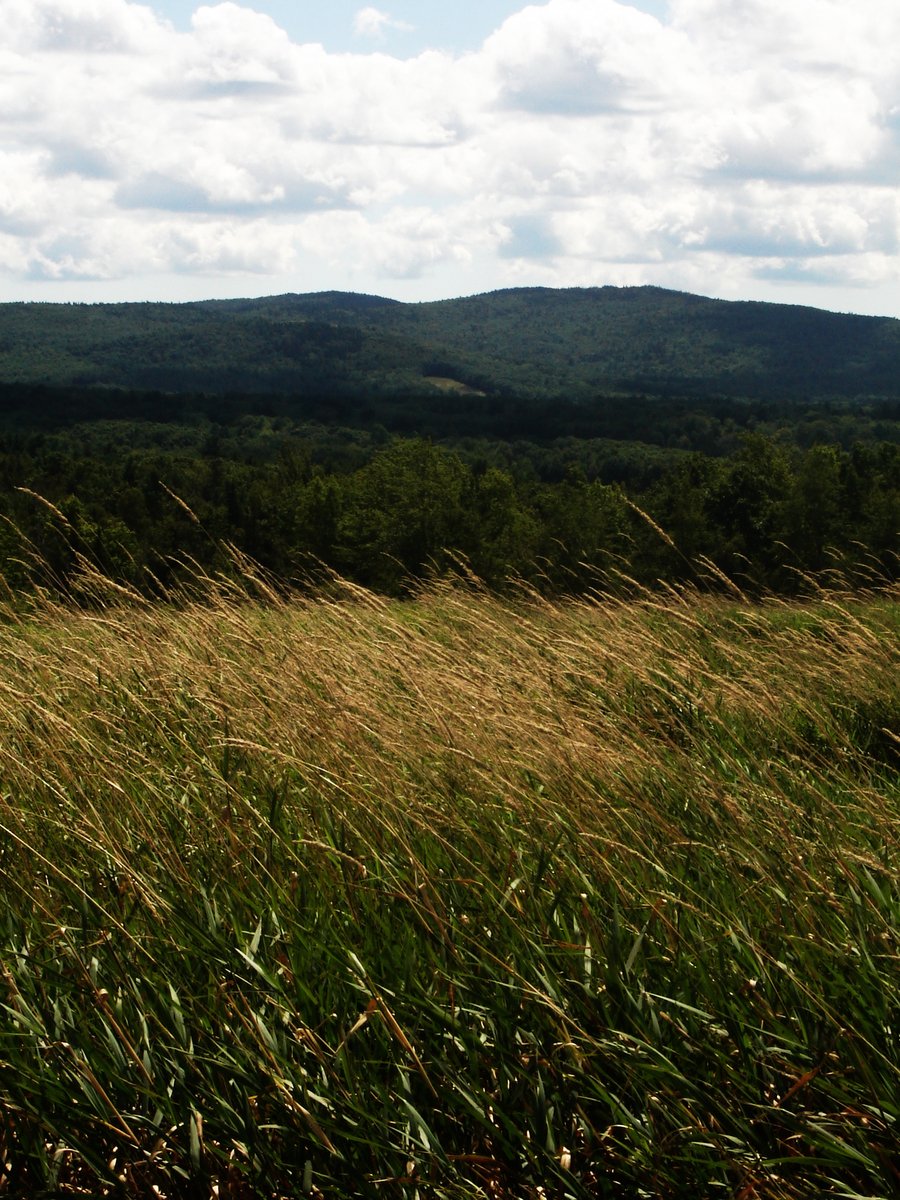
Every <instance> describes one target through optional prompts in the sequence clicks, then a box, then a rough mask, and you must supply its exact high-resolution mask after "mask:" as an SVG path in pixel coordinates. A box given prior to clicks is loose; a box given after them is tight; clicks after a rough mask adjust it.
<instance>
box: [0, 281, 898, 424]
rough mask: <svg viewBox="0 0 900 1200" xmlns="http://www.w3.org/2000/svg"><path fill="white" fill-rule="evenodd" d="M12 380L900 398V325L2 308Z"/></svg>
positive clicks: (633, 293) (493, 304) (676, 300)
mask: <svg viewBox="0 0 900 1200" xmlns="http://www.w3.org/2000/svg"><path fill="white" fill-rule="evenodd" d="M0 382H3V383H28V384H44V385H56V386H64V387H73V386H74V387H87V388H91V387H104V388H118V389H128V390H134V389H151V390H159V391H162V392H168V393H186V392H193V393H206V394H210V393H212V394H216V393H219V394H221V393H226V392H227V393H232V394H233V393H251V394H272V395H291V396H295V397H298V398H300V397H303V396H318V395H321V394H322V393H332V394H334V395H337V396H341V395H349V394H352V395H355V396H357V397H359V396H360V395H365V396H367V397H378V396H382V395H387V394H388V393H394V394H396V393H409V392H416V393H419V394H428V393H433V394H436V395H443V396H444V398H445V399H447V400H448V402H450V403H455V402H456V401H457V400H458V399H459V398H460V397H468V399H469V400H470V401H471V400H472V399H479V400H481V399H485V398H487V399H489V400H490V399H494V400H496V399H498V398H510V397H515V398H519V399H522V400H530V401H535V400H541V399H556V398H559V397H566V398H567V399H569V400H572V401H575V402H578V403H588V404H589V403H591V402H592V401H596V400H597V398H598V397H600V396H604V395H612V396H614V395H617V394H618V395H622V394H629V395H633V394H642V395H648V396H673V395H678V396H692V397H697V398H699V397H719V398H725V397H727V398H734V399H742V400H755V401H760V400H765V401H772V400H774V401H779V402H781V401H795V402H799V403H809V402H811V401H823V400H827V401H844V402H847V401H850V402H854V401H861V400H870V401H871V400H873V399H874V400H894V399H896V398H897V396H898V395H900V321H897V320H894V319H891V318H877V317H861V316H849V315H840V314H836V313H829V312H823V311H819V310H816V309H811V308H802V307H797V306H789V305H778V304H767V303H756V302H754V303H749V302H747V303H745V302H727V301H721V300H710V299H704V298H702V297H698V296H692V295H687V294H683V293H679V292H672V291H665V290H663V289H660V288H655V287H639V288H614V287H602V288H570V289H565V290H552V289H548V288H517V289H510V290H506V291H498V292H492V293H488V294H485V295H481V296H472V297H468V298H464V299H458V300H444V301H437V302H433V303H422V304H402V303H399V302H397V301H391V300H385V299H380V298H378V297H372V296H362V295H355V294H344V293H339V292H323V293H318V294H312V295H285V296H276V297H272V298H268V299H260V300H229V301H207V302H201V303H189V304H149V303H142V304H99V305H58V304H53V305H51V304H5V305H0ZM478 393H483V394H484V395H483V397H482V396H479V395H478Z"/></svg>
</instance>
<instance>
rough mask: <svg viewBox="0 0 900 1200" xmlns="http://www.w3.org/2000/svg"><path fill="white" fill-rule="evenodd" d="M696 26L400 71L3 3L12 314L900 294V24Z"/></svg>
mask: <svg viewBox="0 0 900 1200" xmlns="http://www.w3.org/2000/svg"><path fill="white" fill-rule="evenodd" d="M670 7H671V12H672V19H671V22H670V23H668V24H665V23H662V22H660V21H658V20H656V19H655V18H653V17H651V16H648V15H647V14H645V13H641V12H639V11H637V10H635V9H633V8H632V7H630V6H629V5H627V4H624V3H617V2H616V0H547V2H546V3H543V4H540V5H532V6H529V7H523V8H522V10H521V11H520V12H518V13H516V14H515V15H513V16H512V17H510V18H509V19H508V20H507V21H506V22H505V23H504V24H503V25H502V26H501V27H500V28H499V29H498V30H496V31H495V32H494V34H492V36H491V37H490V38H488V40H487V41H486V42H485V44H484V46H483V47H482V48H481V49H480V50H479V51H477V52H474V53H470V54H466V55H462V56H458V57H454V56H451V55H449V54H444V53H440V52H438V51H430V52H427V53H424V54H421V55H418V56H416V57H414V58H410V59H407V60H402V59H398V58H394V57H390V56H388V55H386V54H383V53H367V54H356V55H348V54H341V55H337V54H328V53H327V52H326V51H325V50H324V49H323V48H322V47H321V46H319V45H312V44H310V45H300V44H297V43H294V42H292V41H291V40H290V39H289V37H288V36H287V34H286V33H285V32H284V31H283V30H281V29H280V28H279V27H278V26H277V25H276V24H275V22H274V21H272V20H271V19H270V18H268V17H266V16H263V15H262V14H260V13H257V12H254V11H253V10H252V9H251V8H249V7H245V6H243V5H241V4H238V3H233V2H227V3H220V4H212V5H208V6H204V7H200V8H198V9H197V11H196V12H195V14H194V18H193V22H192V25H191V28H190V30H189V31H187V32H177V31H175V30H174V29H173V28H172V27H171V26H169V25H168V24H166V23H165V22H163V21H161V20H158V19H157V18H156V17H155V16H154V15H153V13H152V11H151V10H150V9H149V8H145V7H141V6H140V5H137V4H133V3H130V2H129V0H4V25H3V30H2V32H0V280H4V281H5V282H3V284H2V286H3V288H4V290H5V292H6V294H7V295H10V296H12V295H16V294H18V293H17V291H16V289H17V288H19V289H21V288H22V287H24V285H25V283H26V282H27V281H28V280H29V279H42V280H46V281H48V282H47V284H46V287H47V293H46V294H47V295H48V296H52V295H53V294H54V293H53V291H52V287H53V281H60V280H65V279H82V280H88V279H98V280H104V279H105V280H115V279H118V280H121V281H122V283H121V288H122V294H123V295H127V294H129V292H128V286H129V285H128V282H127V281H128V280H129V279H131V278H138V277H139V278H141V279H142V280H146V278H147V277H148V276H151V275H156V276H158V277H159V280H160V282H159V284H158V286H159V288H160V289H161V291H160V294H163V295H164V294H165V287H166V284H165V279H166V276H167V275H168V276H170V277H171V276H172V275H173V274H174V273H178V274H179V275H180V276H181V277H182V278H184V277H191V276H196V278H197V280H198V283H197V285H196V286H197V289H198V291H205V292H207V293H209V294H212V293H215V292H216V291H217V284H216V279H219V280H221V279H226V280H227V279H233V278H235V277H240V276H241V275H242V274H246V276H247V278H248V287H249V286H251V284H252V281H253V280H255V281H257V282H256V284H254V285H253V286H255V287H259V288H261V289H263V290H264V289H265V283H266V281H267V280H271V290H285V289H286V287H288V286H296V287H297V288H298V289H303V288H304V287H306V286H309V285H310V281H311V280H315V281H316V284H317V285H319V286H334V287H343V286H354V287H357V288H359V289H361V290H368V291H377V290H380V289H382V290H387V291H390V292H393V293H394V294H397V292H398V291H400V292H403V293H404V294H409V295H413V294H418V295H428V294H431V295H439V294H451V293H452V292H453V291H460V290H472V291H476V290H484V289H485V288H488V287H492V286H501V285H504V284H506V283H513V282H541V283H558V284H566V285H568V284H577V283H592V282H645V281H646V282H658V283H664V284H669V285H674V286H680V287H685V288H691V289H695V290H700V291H707V292H709V291H713V292H719V293H722V292H723V291H728V293H729V294H738V295H739V294H742V292H743V293H746V294H750V293H751V292H752V291H753V289H754V288H756V287H757V285H760V286H761V284H760V281H765V282H766V286H769V287H771V288H774V287H777V286H788V284H789V282H790V281H797V280H804V281H806V282H807V283H808V284H809V286H810V287H812V286H814V285H815V286H821V287H823V288H825V287H826V286H827V287H834V286H836V285H839V284H841V283H842V282H843V283H846V284H847V285H848V286H851V285H852V286H854V287H858V286H865V285H866V284H867V282H868V283H869V284H871V285H872V286H879V285H881V284H882V283H883V282H884V281H885V280H887V279H890V278H891V277H892V272H893V275H894V276H896V275H897V274H898V270H897V268H898V265H900V264H898V261H897V260H898V255H900V200H898V193H897V190H896V184H897V182H898V178H900V7H897V6H893V5H888V4H885V3H883V0H855V3H854V4H853V5H852V6H851V5H850V4H848V3H846V0H793V3H792V4H791V5H790V6H788V5H784V4H783V2H782V0H672V2H671V5H670ZM356 24H357V30H358V32H360V33H361V34H365V35H367V36H372V35H377V34H378V33H379V32H382V33H383V32H384V31H385V30H386V29H388V28H390V27H391V26H392V25H393V27H397V26H396V22H393V20H392V18H390V17H389V16H388V15H387V14H386V13H383V12H381V11H380V10H378V9H374V8H370V9H362V10H360V12H359V13H358V14H357V23H356ZM415 280H419V281H420V282H418V283H415V282H413V281H415ZM778 281H782V283H779V282H778ZM142 286H144V285H143V284H142ZM229 286H230V285H229ZM173 287H174V285H173ZM756 294H758V292H757V293H756ZM829 294H831V293H829ZM822 295H823V297H824V296H825V292H823V293H822ZM825 302H827V301H826V300H824V299H823V303H825Z"/></svg>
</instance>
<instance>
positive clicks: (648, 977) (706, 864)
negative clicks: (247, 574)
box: [0, 583, 900, 1200]
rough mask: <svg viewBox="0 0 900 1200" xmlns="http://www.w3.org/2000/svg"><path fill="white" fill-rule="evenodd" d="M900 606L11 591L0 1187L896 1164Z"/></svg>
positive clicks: (886, 1167) (5, 684)
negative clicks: (27, 606) (32, 601)
mask: <svg viewBox="0 0 900 1200" xmlns="http://www.w3.org/2000/svg"><path fill="white" fill-rule="evenodd" d="M257 593H258V589H257ZM897 611H898V607H897V604H896V596H891V595H889V594H884V593H881V594H878V595H875V594H873V595H869V596H850V595H839V594H836V593H827V594H822V595H821V596H819V597H818V598H817V599H815V600H814V601H810V602H809V603H807V604H805V605H791V606H787V605H782V604H774V603H773V604H771V605H762V606H753V607H751V606H749V605H743V604H740V603H735V602H734V600H729V601H723V600H721V599H713V598H710V597H702V596H699V595H694V594H691V593H672V594H669V595H668V596H666V597H660V596H652V595H644V596H643V597H638V598H632V599H631V600H630V601H629V602H628V603H623V602H617V601H614V600H612V599H608V600H605V601H601V600H597V601H595V602H590V603H587V602H575V601H571V602H566V603H560V604H556V605H552V604H549V603H547V602H546V601H540V600H539V599H538V598H536V597H531V598H528V597H526V596H525V595H523V596H521V597H518V598H516V597H513V598H507V599H498V598H495V597H491V596H489V595H487V594H484V593H483V592H480V591H478V590H477V589H474V588H469V589H461V588H454V587H451V586H434V587H431V588H429V589H425V590H423V592H422V593H421V594H420V595H419V596H418V597H417V598H416V599H415V600H413V601H410V602H406V603H399V602H386V601H383V600H381V599H379V598H378V597H375V596H372V595H370V594H368V593H365V592H361V591H360V590H359V589H355V588H350V587H346V588H342V587H341V586H340V585H338V584H337V583H335V585H334V586H333V587H332V588H331V589H330V591H329V594H328V596H327V598H322V599H310V598H308V597H307V598H300V597H295V598H292V597H287V596H284V595H278V594H277V593H276V592H275V591H270V592H269V593H268V594H267V595H266V596H265V598H264V599H262V600H260V599H252V598H251V595H248V594H242V593H240V592H239V591H238V590H237V589H235V588H234V587H233V586H232V585H222V586H221V587H219V588H217V587H216V586H214V585H212V584H211V583H209V584H208V585H207V586H206V591H205V595H202V596H201V595H199V594H195V595H194V596H193V598H190V597H183V598H182V600H181V602H179V603H177V604H176V603H173V604H169V605H163V604H158V605H147V604H139V603H137V602H128V601H127V600H126V598H124V597H122V596H115V595H107V596H106V597H105V599H104V602H103V603H102V604H101V603H99V602H97V601H96V599H95V602H94V604H93V606H92V607H89V608H84V609H81V610H76V609H72V608H65V607H61V606H55V605H53V604H52V603H51V602H49V600H48V601H47V602H46V603H44V604H43V605H40V606H35V607H33V609H32V611H31V612H30V613H29V615H28V616H27V618H23V617H22V616H21V615H19V616H18V617H17V618H16V619H15V620H14V619H12V615H13V614H12V613H10V620H9V621H8V622H7V623H6V624H4V625H2V626H0V824H2V827H3V842H2V845H0V880H2V889H3V899H4V912H3V916H2V920H0V942H2V979H0V1004H2V1008H0V1102H2V1114H3V1123H2V1126H0V1172H2V1174H0V1191H2V1190H4V1189H5V1191H6V1192H7V1194H10V1195H19V1196H34V1195H40V1194H48V1195H49V1194H63V1195H65V1194H73V1195H75V1194H78V1193H79V1189H80V1191H81V1193H82V1194H84V1193H86V1192H87V1193H90V1194H94V1195H97V1194H101V1195H102V1194H109V1195H113V1194H116V1193H117V1192H118V1193H120V1194H124V1195H126V1196H132V1195H134V1196H145V1195H146V1196H150V1195H162V1196H173V1197H181V1196H185V1197H187V1196H211V1195H213V1194H218V1195H219V1196H225V1197H229V1196H230V1197H235V1198H238V1197H241V1198H242V1197H245V1196H255V1195H259V1196H278V1195H290V1196H298V1195H304V1194H306V1195H317V1194H319V1195H323V1196H326V1197H331V1196H366V1195H372V1196H384V1195H397V1196H409V1197H412V1196H414V1195H416V1194H418V1195H420V1196H422V1197H425V1196H433V1197H440V1198H443V1197H464V1196H465V1197H470V1196H486V1197H487V1196H494V1197H503V1198H506V1197H509V1198H512V1197H516V1198H517V1200H518V1198H519V1197H535V1198H536V1197H537V1196H539V1195H545V1196H559V1197H564V1196H576V1197H577V1196H584V1197H588V1196H604V1195H609V1196H617V1197H619V1196H631V1195H634V1196H641V1195H645V1196H651V1197H668V1196H671V1197H681V1196H705V1195H717V1194H720V1195H723V1196H734V1197H736V1196H742V1197H745V1198H747V1200H749V1198H750V1197H755V1196H767V1197H810V1198H812V1197H817V1196H824V1195H835V1196H854V1195H862V1196H869V1197H875V1196H879V1197H880V1196H885V1197H887V1196H890V1195H892V1194H895V1192H896V1189H897V1186H898V1182H900V1177H898V1170H900V1167H898V1163H897V1159H896V1145H897V1120H898V1107H900V1087H898V1081H900V1051H898V1047H900V1037H898V1023H900V934H898V927H900V919H898V918H900V889H898V883H897V870H896V867H897V850H898V832H900V803H898V802H900V788H898V755H897V750H898V749H900V746H898V742H897V738H898V736H900V684H898V679H900V674H898V658H900V655H898V641H897V636H896V635H897V627H898V622H897ZM540 1189H543V1191H541V1190H540Z"/></svg>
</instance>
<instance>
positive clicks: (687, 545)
mask: <svg viewBox="0 0 900 1200" xmlns="http://www.w3.org/2000/svg"><path fill="white" fill-rule="evenodd" d="M217 449H218V447H217V446H216V445H215V444H210V445H209V446H208V447H207V448H206V450H205V451H198V450H197V449H191V451H190V452H189V453H180V452H178V451H177V450H175V451H162V450H160V449H158V448H153V447H149V448H143V449H138V450H132V451H130V452H123V453H121V454H118V455H113V456H110V455H105V454H100V453H84V452H83V451H82V450H80V449H79V448H78V446H77V445H76V444H74V443H72V444H71V445H70V444H69V443H67V442H66V441H65V439H62V440H60V439H58V438H57V439H40V438H38V439H35V440H33V441H32V442H31V443H28V442H22V443H19V444H17V443H16V442H15V440H14V439H7V441H6V443H5V444H4V445H3V446H2V449H0V517H2V518H3V519H2V522H0V560H2V562H3V564H4V575H5V578H6V580H7V582H8V583H9V584H10V586H12V587H13V588H21V587H29V586H33V585H34V584H35V583H38V582H42V581H44V582H46V581H47V580H51V581H52V582H53V586H57V587H60V588H66V587H67V586H68V585H69V584H70V583H71V581H72V580H74V579H75V578H76V577H77V576H78V575H79V573H80V572H81V571H82V570H83V567H84V564H85V562H91V563H94V564H95V565H96V566H98V567H99V568H100V569H101V570H102V571H103V572H104V573H106V574H107V575H108V576H109V577H110V578H112V579H114V580H118V581H120V582H123V583H127V584H128V585H130V586H133V587H137V588H138V589H139V590H141V591H142V592H145V593H148V594H152V593H153V592H154V591H156V590H159V589H160V588H167V587H169V586H171V585H173V584H174V583H177V581H178V580H179V578H181V577H182V576H184V575H186V574H188V573H191V572H196V571H197V570H198V569H199V570H201V571H204V572H211V573H216V572H222V571H225V572H227V571H229V570H230V569H232V564H233V562H234V551H237V552H238V553H239V554H240V555H246V556H248V557H249V558H251V559H252V560H253V561H255V562H256V563H258V564H259V565H260V566H261V567H262V568H264V569H265V570H266V571H268V572H271V573H272V574H273V575H274V576H277V577H278V578H280V579H284V580H287V581H290V580H305V579H308V578H309V577H310V575H311V574H312V575H315V574H316V572H317V570H322V569H324V570H327V571H335V572H339V573H340V574H341V575H343V576H345V577H347V578H349V579H351V580H353V581H355V582H358V583H360V584H363V585H365V586H367V587H371V588H374V589H376V590H378V591H381V592H384V593H388V594H401V593H402V592H403V591H404V589H405V588H406V587H408V586H409V583H410V581H411V580H413V579H417V578H421V577H422V576H423V574H426V573H428V572H430V571H438V572H440V571H444V570H459V569H461V568H460V565H459V564H460V563H461V562H465V563H466V564H468V566H467V568H466V569H467V570H471V571H472V572H473V573H474V574H475V575H476V576H478V577H479V578H480V579H481V580H483V581H484V582H485V583H486V584H488V585H489V586H492V587H503V586H506V584H507V583H508V581H509V580H510V579H518V580H526V581H529V582H530V583H532V584H533V585H534V586H536V587H538V588H541V589H543V590H545V591H547V592H552V593H564V592H578V591H583V590H585V589H588V588H594V587H598V586H601V587H602V586H604V585H605V582H607V581H610V580H612V579H615V578H618V579H621V578H623V577H628V578H630V579H633V580H635V581H637V582H638V583H640V584H653V583H655V582H656V581H660V580H661V581H669V582H678V581H683V580H691V579H697V578H698V576H700V575H704V576H706V577H707V578H709V579H711V580H719V581H720V582H721V578H722V577H728V578H729V579H731V580H733V581H735V582H736V583H737V584H738V586H740V587H741V588H742V589H744V590H748V589H749V590H750V591H751V592H757V591H762V590H771V591H776V592H781V593H790V592H793V591H796V590H797V589H798V588H802V587H804V586H805V584H804V577H805V576H809V575H811V574H812V575H815V574H817V573H820V572H823V571H827V570H843V571H844V572H852V571H854V570H856V569H857V568H859V567H860V566H861V565H862V564H868V566H869V569H870V570H871V572H872V574H873V575H880V576H887V577H894V576H896V574H897V570H898V558H897V550H898V544H897V538H898V530H900V447H898V446H897V445H896V444H893V443H887V442H885V443H867V444H858V445H855V446H853V447H851V448H849V449H844V448H841V447H838V446H835V445H814V446H812V447H809V448H807V449H802V448H800V447H796V446H794V447H790V446H785V445H783V444H781V443H779V442H778V441H775V440H773V439H771V438H767V437H765V436H762V435H758V434H748V435H745V436H743V437H742V439H741V440H740V442H739V445H738V447H737V449H736V450H734V451H733V452H732V453H731V454H729V455H726V456H723V457H711V456H707V455H704V454H702V453H683V454H680V455H678V456H676V457H673V458H671V459H666V460H665V461H664V462H663V464H662V465H661V466H660V467H659V469H658V470H656V471H654V472H652V473H650V474H649V475H647V476H645V477H643V478H641V477H638V478H637V479H636V480H634V481H632V482H631V483H629V484H627V485H623V484H622V483H619V482H605V481H603V480H602V479H601V478H599V477H594V478H589V477H588V475H587V474H586V473H585V471H584V469H583V468H582V466H581V465H580V464H579V463H578V462H577V461H573V462H571V463H570V464H569V465H568V467H560V468H559V469H558V470H557V471H556V472H555V475H554V477H553V478H541V477H540V475H539V474H538V473H536V472H535V471H534V470H533V469H521V464H517V463H515V462H514V463H507V464H506V465H504V463H503V461H502V456H500V455H493V456H492V455H486V454H485V453H484V452H483V450H482V452H480V453H478V454H475V455H470V456H466V455H464V454H463V453H461V452H459V451H457V450H454V449H451V448H449V447H447V446H443V445H440V444H436V443H433V442H431V441H429V440H426V439H422V438H393V439H386V440H385V441H384V442H383V444H380V445H378V444H374V443H370V444H369V445H367V447H366V449H365V453H364V455H363V456H362V458H361V456H360V455H356V456H352V455H351V456H348V457H345V459H344V460H343V461H339V462H337V463H332V464H330V465H329V464H327V463H323V462H321V461H316V458H315V456H314V455H312V454H310V452H309V449H308V447H306V446H305V444H304V442H303V441H302V440H301V439H297V440H295V441H293V442H291V443H290V444H288V445H285V446H282V447H281V449H280V450H279V452H278V454H277V456H276V457H275V458H274V459H271V460H262V461H260V460H254V459H239V458H236V457H223V456H222V455H221V454H220V453H217ZM719 573H721V575H719ZM722 586H724V584H722Z"/></svg>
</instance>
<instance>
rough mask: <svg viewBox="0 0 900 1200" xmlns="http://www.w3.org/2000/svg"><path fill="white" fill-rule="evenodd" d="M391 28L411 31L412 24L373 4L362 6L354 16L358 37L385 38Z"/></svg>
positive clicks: (354, 28)
mask: <svg viewBox="0 0 900 1200" xmlns="http://www.w3.org/2000/svg"><path fill="white" fill-rule="evenodd" d="M389 29H396V30H398V32H400V33H409V32H410V31H411V30H412V25H409V24H408V23H407V22H406V21H398V20H397V19H396V18H395V17H392V16H391V14H390V13H386V12H382V11H381V9H378V8H373V7H372V6H371V5H369V6H367V7H366V8H361V9H360V10H359V12H357V14H356V16H355V17H354V18H353V32H354V33H355V34H356V36H357V37H367V38H376V39H378V38H383V37H384V35H385V34H386V33H387V31H388V30H389Z"/></svg>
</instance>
